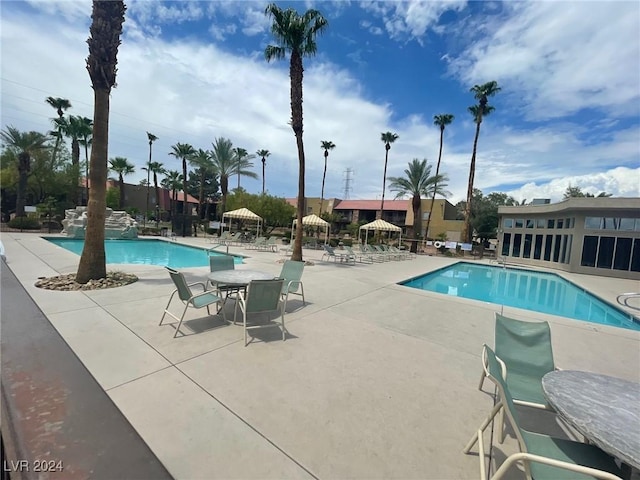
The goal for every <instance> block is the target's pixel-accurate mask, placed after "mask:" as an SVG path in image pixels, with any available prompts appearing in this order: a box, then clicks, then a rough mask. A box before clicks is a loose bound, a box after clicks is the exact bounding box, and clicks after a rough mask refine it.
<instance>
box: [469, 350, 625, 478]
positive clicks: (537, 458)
mask: <svg viewBox="0 0 640 480" xmlns="http://www.w3.org/2000/svg"><path fill="white" fill-rule="evenodd" d="M484 358H485V364H484V368H485V375H486V377H487V378H489V379H490V380H491V381H492V382H493V383H494V384H495V385H496V390H497V395H498V402H497V403H496V405H495V406H494V407H493V410H491V413H490V414H489V416H488V417H487V418H486V420H485V421H484V422H482V424H481V425H480V428H479V429H478V431H477V432H476V433H474V435H473V437H471V440H469V443H468V444H467V445H466V446H465V448H464V453H467V454H468V453H469V452H470V451H471V448H473V446H474V445H475V444H476V442H477V443H478V456H479V458H480V478H481V479H483V480H485V479H486V478H487V477H488V475H487V474H486V460H485V445H484V438H483V432H484V431H485V430H486V428H487V427H488V426H489V425H490V424H491V423H492V422H493V419H494V418H495V416H496V415H497V414H498V412H499V411H505V412H506V416H507V419H508V420H509V423H510V424H511V426H512V427H513V431H514V432H515V435H516V439H517V441H518V445H519V447H520V452H518V453H514V454H512V455H510V456H509V457H507V459H506V460H505V461H504V462H503V463H502V465H500V467H499V468H498V469H497V470H496V472H495V473H494V475H493V476H492V477H491V479H492V480H498V479H500V478H503V476H504V474H505V473H506V472H507V471H508V470H509V468H510V467H511V466H512V465H513V464H514V463H522V464H523V466H524V473H525V476H526V478H527V480H531V479H532V478H535V479H536V480H545V479H548V480H565V479H566V480H569V479H571V480H573V479H588V478H594V477H595V478H600V479H604V480H620V479H621V478H622V475H623V472H622V469H621V468H620V467H618V465H617V464H616V462H615V460H614V458H613V457H611V456H610V455H608V454H607V453H605V452H603V451H602V450H600V449H599V448H598V447H596V446H595V445H590V444H585V443H580V442H575V441H573V440H566V439H560V438H554V437H550V436H548V435H543V434H539V433H532V432H528V431H527V430H524V429H523V428H521V427H520V425H519V417H518V412H517V411H516V409H515V407H514V403H515V401H514V399H513V397H512V396H511V393H510V388H509V386H508V384H507V381H506V380H505V379H504V377H503V374H502V372H503V371H504V369H505V366H504V363H503V362H502V361H501V360H500V359H499V358H497V357H496V354H495V353H494V352H493V350H491V348H489V347H487V346H486V345H485V346H484Z"/></svg>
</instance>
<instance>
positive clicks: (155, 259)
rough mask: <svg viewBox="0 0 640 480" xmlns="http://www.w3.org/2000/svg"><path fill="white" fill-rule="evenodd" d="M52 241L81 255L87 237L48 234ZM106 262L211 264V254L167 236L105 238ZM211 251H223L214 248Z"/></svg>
mask: <svg viewBox="0 0 640 480" xmlns="http://www.w3.org/2000/svg"><path fill="white" fill-rule="evenodd" d="M46 240H48V241H50V242H51V243H55V244H56V245H58V246H60V247H62V248H65V249H67V250H69V251H70V252H73V253H75V254H78V255H81V254H82V249H83V248H84V240H77V239H74V238H46ZM104 248H105V253H106V254H107V263H130V264H143V265H160V266H163V267H164V266H166V267H171V268H185V267H208V266H209V256H208V254H207V252H206V250H203V249H202V248H197V247H190V246H188V245H180V244H178V243H174V242H166V241H164V240H143V239H137V240H105V242H104ZM211 255H224V253H220V252H211ZM233 258H234V262H235V264H236V265H238V264H240V263H242V257H236V256H234V257H233Z"/></svg>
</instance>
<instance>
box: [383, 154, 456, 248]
mask: <svg viewBox="0 0 640 480" xmlns="http://www.w3.org/2000/svg"><path fill="white" fill-rule="evenodd" d="M404 174H405V176H404V177H389V182H390V183H389V190H391V191H392V192H397V194H396V198H400V197H404V196H406V195H411V208H412V209H413V236H414V238H417V234H418V233H420V230H421V228H420V226H421V223H422V219H421V215H420V207H421V205H422V201H421V197H423V196H424V197H428V196H429V195H433V194H434V192H435V193H439V194H440V195H442V196H445V197H447V196H448V195H449V192H447V191H446V190H445V189H444V188H445V187H446V186H447V184H446V183H445V182H447V181H448V180H449V179H448V178H447V176H446V175H434V176H431V165H427V159H426V158H425V159H424V160H422V161H420V160H418V159H417V158H414V159H413V160H412V161H411V162H409V168H407V169H406V170H405V171H404ZM417 248H418V242H412V243H411V250H412V251H413V252H415V251H417Z"/></svg>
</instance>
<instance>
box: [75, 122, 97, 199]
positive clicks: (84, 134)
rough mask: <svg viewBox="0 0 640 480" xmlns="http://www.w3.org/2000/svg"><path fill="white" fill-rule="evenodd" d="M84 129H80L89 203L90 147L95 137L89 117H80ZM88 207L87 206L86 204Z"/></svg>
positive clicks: (85, 184) (85, 183)
mask: <svg viewBox="0 0 640 480" xmlns="http://www.w3.org/2000/svg"><path fill="white" fill-rule="evenodd" d="M80 121H81V124H82V127H81V128H80V139H79V140H78V141H79V143H80V145H82V146H83V147H84V175H85V176H84V186H85V193H86V198H87V203H89V145H91V137H92V135H93V120H91V119H90V118H87V117H80ZM85 205H86V204H85Z"/></svg>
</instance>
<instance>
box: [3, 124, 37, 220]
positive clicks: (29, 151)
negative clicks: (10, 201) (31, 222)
mask: <svg viewBox="0 0 640 480" xmlns="http://www.w3.org/2000/svg"><path fill="white" fill-rule="evenodd" d="M0 138H1V139H2V141H3V142H4V143H5V146H6V147H7V148H9V149H10V150H13V151H14V153H15V154H16V155H17V156H18V190H17V195H16V217H24V204H25V194H26V190H27V178H28V176H29V173H30V172H31V156H32V155H33V154H34V153H36V152H38V151H41V150H44V149H46V148H48V145H47V137H46V136H45V135H43V134H42V133H39V132H21V131H19V130H18V129H17V128H15V127H11V126H10V127H7V128H6V129H5V130H3V131H2V132H0Z"/></svg>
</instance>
